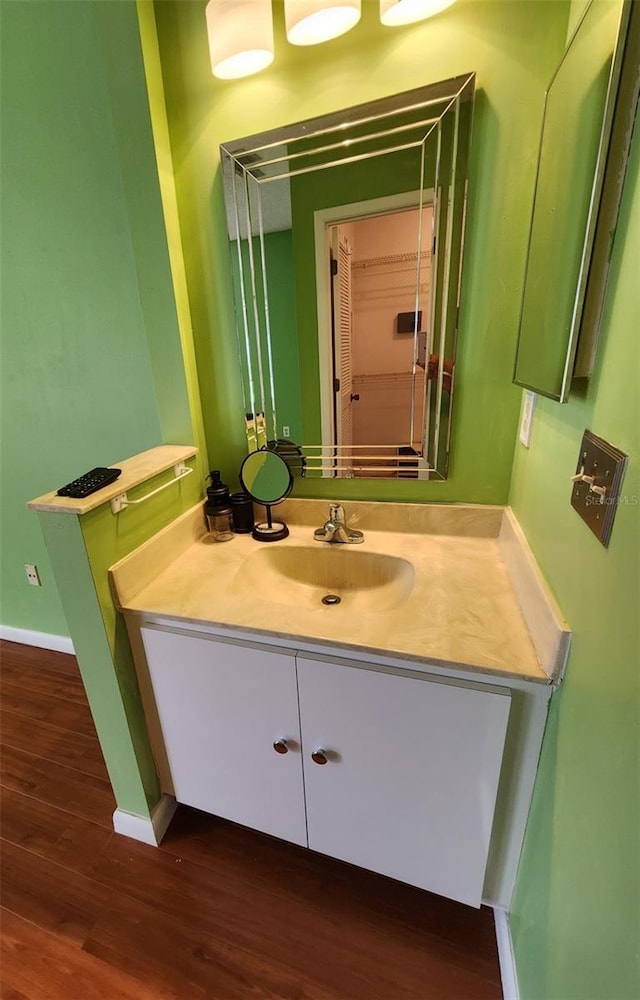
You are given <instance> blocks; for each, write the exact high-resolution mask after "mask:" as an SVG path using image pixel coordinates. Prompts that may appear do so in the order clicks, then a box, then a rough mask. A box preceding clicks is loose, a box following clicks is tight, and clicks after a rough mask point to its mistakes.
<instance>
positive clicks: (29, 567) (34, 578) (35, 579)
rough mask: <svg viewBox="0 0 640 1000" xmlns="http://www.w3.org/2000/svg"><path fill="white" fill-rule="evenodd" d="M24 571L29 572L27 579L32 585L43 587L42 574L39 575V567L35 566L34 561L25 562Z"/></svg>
mask: <svg viewBox="0 0 640 1000" xmlns="http://www.w3.org/2000/svg"><path fill="white" fill-rule="evenodd" d="M24 571H25V573H26V574H27V580H28V581H29V583H30V584H31V586H32V587H41V586H42V584H41V583H40V576H39V575H38V567H37V566H34V565H33V563H25V564H24Z"/></svg>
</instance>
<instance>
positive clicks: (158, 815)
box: [113, 795, 177, 847]
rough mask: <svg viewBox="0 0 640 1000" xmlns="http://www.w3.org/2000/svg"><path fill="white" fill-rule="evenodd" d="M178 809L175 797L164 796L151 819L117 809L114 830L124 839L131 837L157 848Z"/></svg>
mask: <svg viewBox="0 0 640 1000" xmlns="http://www.w3.org/2000/svg"><path fill="white" fill-rule="evenodd" d="M176 808H177V802H176V800H175V799H174V797H173V795H163V796H162V798H161V799H160V801H159V802H158V803H157V805H155V806H154V807H153V809H152V810H151V818H150V819H147V818H146V817H145V816H136V815H135V814H134V813H128V812H125V811H124V810H123V809H116V811H115V812H114V814H113V829H114V830H115V831H116V833H119V834H121V835H122V836H123V837H131V838H132V839H133V840H139V841H141V842H142V843H143V844H151V846H152V847H157V846H158V844H160V843H161V841H162V838H163V837H164V835H165V833H166V832H167V827H168V826H169V823H170V822H171V820H172V819H173V814H174V813H175V811H176Z"/></svg>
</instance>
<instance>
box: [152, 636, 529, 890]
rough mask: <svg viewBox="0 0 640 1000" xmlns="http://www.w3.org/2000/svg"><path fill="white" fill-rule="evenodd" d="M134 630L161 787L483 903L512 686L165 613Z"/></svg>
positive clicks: (339, 854)
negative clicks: (319, 650) (309, 647)
mask: <svg viewBox="0 0 640 1000" xmlns="http://www.w3.org/2000/svg"><path fill="white" fill-rule="evenodd" d="M140 632H141V636H142V641H143V644H144V650H145V656H146V662H147V667H148V676H149V679H150V682H151V688H152V692H148V697H149V696H151V697H152V698H153V702H154V706H153V708H154V711H155V713H157V720H158V722H159V729H160V738H161V740H162V743H163V746H162V747H160V748H157V756H158V757H159V758H161V757H163V756H164V758H165V763H166V766H167V767H168V773H169V776H170V785H171V787H169V788H165V789H164V790H165V791H172V792H173V794H175V796H176V798H177V800H178V801H179V802H183V803H186V804H188V805H193V806H196V807H197V808H199V809H204V810H206V811H208V812H211V813H214V814H216V815H219V816H223V817H225V818H227V819H231V820H234V821H236V822H238V823H242V824H244V825H246V826H250V827H253V828H255V829H258V830H262V831H265V832H267V833H271V834H274V835H275V836H277V837H281V838H283V839H285V840H289V841H292V842H294V843H297V844H303V845H306V846H309V847H310V848H311V849H313V850H316V851H319V852H321V853H323V854H327V855H330V856H332V857H336V858H340V859H343V860H345V861H349V862H352V863H353V864H356V865H359V866H361V867H363V868H368V869H371V870H373V871H377V872H381V873H383V874H385V875H389V876H392V877H393V878H397V879H400V880H402V881H404V882H408V883H410V884H413V885H417V886H420V887H421V888H424V889H429V890H431V891H433V892H437V893H440V894H442V895H444V896H449V897H451V898H452V899H457V900H461V901H463V902H466V903H470V904H471V905H475V906H479V905H480V901H481V898H482V889H483V882H484V876H485V869H486V866H487V855H488V851H489V843H490V839H491V829H492V822H493V816H494V808H495V802H496V793H497V788H498V780H499V776H500V769H501V763H502V754H503V749H504V743H505V734H506V729H507V722H508V718H509V709H510V700H511V699H510V693H509V690H508V689H506V688H502V689H499V688H494V687H490V686H487V687H483V686H481V685H478V684H466V685H465V684H462V683H460V682H457V681H449V680H447V681H443V680H440V679H439V678H434V677H433V676H431V675H427V674H421V673H419V672H415V671H403V672H398V671H393V670H387V669H382V668H380V667H379V666H374V665H372V664H367V663H362V662H360V661H353V660H352V661H345V660H338V659H336V658H334V657H330V656H327V657H324V656H312V655H310V654H307V653H300V652H296V651H295V650H287V649H280V648H276V647H268V646H258V645H252V644H244V643H241V642H235V641H228V640H226V639H224V640H223V639H220V638H214V637H208V636H206V635H205V634H202V635H197V634H194V633H193V632H188V631H186V630H185V631H184V632H178V631H172V630H169V629H168V628H166V627H161V626H153V625H145V626H143V627H142V628H141V630H140ZM280 741H285V742H286V747H285V746H283V745H282V743H281V742H280ZM274 743H275V744H278V747H277V748H274ZM278 749H279V750H280V751H281V752H278ZM284 749H286V751H287V752H282V750H284ZM160 770H161V772H162V770H163V768H162V767H160ZM165 783H166V782H165Z"/></svg>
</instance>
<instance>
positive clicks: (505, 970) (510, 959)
mask: <svg viewBox="0 0 640 1000" xmlns="http://www.w3.org/2000/svg"><path fill="white" fill-rule="evenodd" d="M493 918H494V920H495V925H496V941H497V943H498V958H499V959H500V978H501V979H502V996H503V997H504V1000H520V990H519V988H518V975H517V973H516V961H515V956H514V954H513V940H512V938H511V926H510V924H509V912H508V910H504V909H502V908H501V907H499V906H495V907H494V908H493Z"/></svg>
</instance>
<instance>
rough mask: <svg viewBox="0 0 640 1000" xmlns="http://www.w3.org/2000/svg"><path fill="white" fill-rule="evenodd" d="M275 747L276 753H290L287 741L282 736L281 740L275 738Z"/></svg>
mask: <svg viewBox="0 0 640 1000" xmlns="http://www.w3.org/2000/svg"><path fill="white" fill-rule="evenodd" d="M273 749H274V750H275V752H276V753H289V747H288V746H287V741H286V740H285V739H284V738H283V737H281V738H280V739H279V740H274V742H273Z"/></svg>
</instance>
